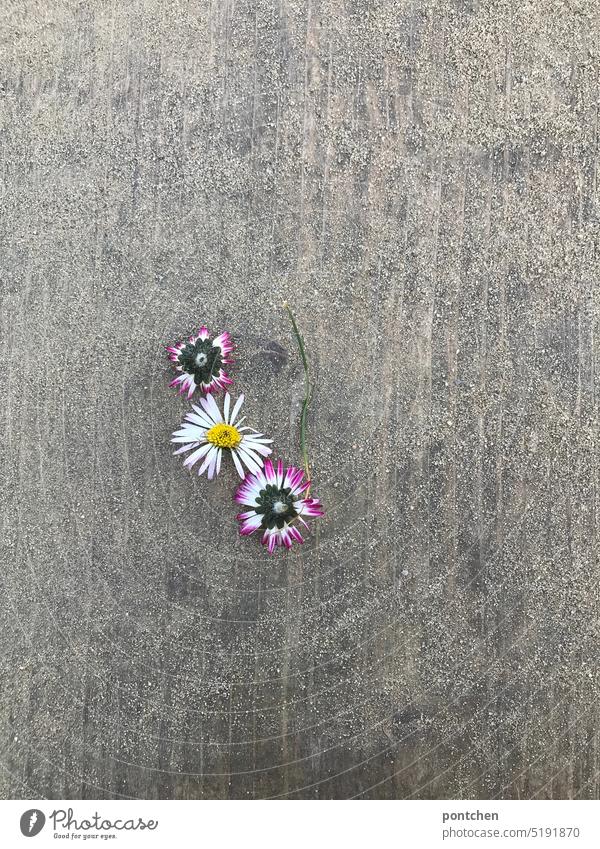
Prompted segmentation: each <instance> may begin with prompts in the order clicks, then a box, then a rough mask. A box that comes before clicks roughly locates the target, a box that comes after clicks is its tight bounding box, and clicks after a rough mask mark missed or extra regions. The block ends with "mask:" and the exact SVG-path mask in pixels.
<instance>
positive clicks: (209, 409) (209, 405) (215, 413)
mask: <svg viewBox="0 0 600 849" xmlns="http://www.w3.org/2000/svg"><path fill="white" fill-rule="evenodd" d="M200 403H201V404H202V406H203V408H204V410H205V412H206V413H207V414H208V416H209V417H210V418H211V419H212V420H213V421H214V423H215V424H220V423H221V422H222V421H223V416H222V415H221V411H220V410H219V408H218V407H217V404H216V401H215V399H214V398H213V396H212V395H206V397H205V398H201V399H200Z"/></svg>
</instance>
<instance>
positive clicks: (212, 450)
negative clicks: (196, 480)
mask: <svg viewBox="0 0 600 849" xmlns="http://www.w3.org/2000/svg"><path fill="white" fill-rule="evenodd" d="M208 444H209V445H210V451H209V452H208V454H207V455H206V457H205V458H204V462H203V463H202V465H201V466H200V468H199V469H198V474H199V475H201V474H202V473H203V472H204V471H206V469H207V468H208V466H209V465H210V463H211V462H212V458H213V457H214V455H215V454H216V451H217V449H216V448H215V446H214V445H212V444H211V443H210V442H209V443H208Z"/></svg>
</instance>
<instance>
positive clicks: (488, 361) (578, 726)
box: [0, 0, 600, 798]
mask: <svg viewBox="0 0 600 849" xmlns="http://www.w3.org/2000/svg"><path fill="white" fill-rule="evenodd" d="M0 31H1V37H2V51H1V54H0V55H1V58H0V61H1V63H2V66H3V68H2V75H1V92H0V93H1V104H2V108H1V118H0V122H1V135H0V140H1V151H2V158H1V163H2V180H1V186H0V190H1V196H2V212H1V215H2V221H1V236H0V249H1V252H0V256H1V297H2V312H1V321H2V325H1V333H0V336H1V342H0V351H1V354H0V361H1V368H0V381H1V384H0V391H1V395H0V398H1V399H2V402H1V404H0V417H1V421H2V438H1V440H0V459H1V464H2V468H3V470H4V471H5V476H4V483H3V499H2V532H1V551H2V572H1V584H2V587H1V593H2V601H1V605H0V608H1V618H0V621H1V641H0V642H1V650H0V658H1V660H0V672H1V676H0V752H1V755H0V765H1V770H0V795H1V796H2V797H4V798H6V797H9V798H10V797H40V796H46V797H54V798H57V797H58V798H60V797H67V798H69V797H70V798H113V797H115V798H118V797H121V796H125V797H145V798H152V797H164V798H200V797H218V798H227V797H241V798H246V797H256V798H258V797H271V796H276V797H281V796H286V797H290V798H304V797H306V798H313V797H318V798H330V797H337V798H348V797H353V796H358V797H360V798H388V797H417V798H429V797H438V798H440V797H465V798H466V797H480V798H481V797H483V798H492V797H496V796H501V797H506V798H522V797H535V798H563V797H577V798H592V797H597V796H598V794H599V789H600V788H599V777H598V776H599V771H600V749H599V745H598V737H597V731H598V713H599V707H598V610H599V595H600V590H599V582H598V499H599V492H600V489H599V479H598V475H599V472H598V396H597V386H596V377H597V374H598V367H599V356H598V330H599V328H598V318H599V303H598V283H597V280H598V250H599V237H598V232H599V231H598V198H597V155H598V82H599V73H600V55H599V54H600V49H599V47H598V44H599V41H598V38H599V35H600V5H599V4H598V3H597V2H595V0H593V2H583V0H569V2H565V0H562V1H561V0H519V2H516V0H515V2H507V1H506V0H504V1H502V0H496V1H495V2H489V3H484V2H477V0H470V2H469V0H440V2H418V0H415V2H404V0H396V1H395V2H392V0H390V2H377V0H362V2H356V0H346V2H335V0H307V2H296V1H295V0H281V2H278V3H268V2H265V0H238V1H237V2H232V0H223V2H219V3H217V2H206V0H194V2H192V0H180V2H177V3H175V2H170V0H166V2H162V0H128V2H119V0H116V2H109V0H106V2H104V0H68V2H66V0H55V2H53V3H51V4H48V3H43V2H41V0H39V2H38V0H25V2H21V3H17V2H15V0H8V3H6V2H5V3H3V4H2V7H1V10H0ZM283 300H288V301H289V302H290V303H291V304H292V305H293V307H294V309H295V311H296V314H297V317H298V321H299V324H300V326H301V327H302V328H303V330H304V334H305V337H306V343H307V347H308V351H309V357H310V360H311V363H312V366H313V370H314V377H315V380H316V395H315V399H314V404H313V407H312V410H311V414H310V418H309V430H310V439H311V449H310V450H311V456H312V463H313V465H314V481H315V490H314V491H315V494H318V495H319V496H320V497H321V499H322V500H323V502H324V504H325V507H326V509H327V516H326V518H325V519H324V520H322V521H321V522H315V523H313V525H312V527H313V529H314V532H313V534H312V535H311V537H310V540H309V541H308V542H307V544H306V545H305V547H304V548H303V549H302V550H295V551H294V552H293V553H291V554H290V555H287V556H286V555H281V554H280V555H279V556H276V557H273V558H270V557H269V556H268V555H267V554H265V553H264V552H263V551H262V550H261V548H260V546H259V545H258V543H257V542H256V541H254V540H240V539H239V538H238V536H237V534H236V526H235V519H234V514H235V508H234V507H233V505H232V504H231V500H230V499H231V493H232V488H233V485H234V482H235V480H234V475H233V474H232V473H231V472H228V473H227V474H224V475H222V476H221V477H220V478H219V480H218V481H217V482H216V483H213V484H212V485H211V484H209V483H208V482H207V481H205V480H204V479H199V478H197V477H192V476H190V475H189V474H187V473H186V472H185V470H184V469H183V468H182V466H181V463H180V462H179V461H178V460H177V459H176V458H174V457H172V455H171V449H170V446H169V444H168V439H169V435H170V433H171V431H172V430H173V429H174V428H175V427H176V425H177V424H178V423H179V421H180V419H181V417H182V414H183V412H184V410H185V409H186V403H185V402H184V401H182V400H180V399H178V398H177V397H176V396H174V395H173V393H172V391H171V390H169V389H168V387H167V382H168V379H169V375H170V371H169V367H168V363H167V361H166V358H165V356H164V352H163V349H162V346H163V344H165V343H167V342H170V341H173V340H176V339H178V338H180V337H181V336H182V334H184V333H188V332H189V331H191V330H192V329H193V328H194V327H196V326H197V325H198V324H199V323H201V322H206V323H207V324H209V326H210V327H211V328H213V329H215V330H220V329H229V330H230V331H231V332H232V333H233V334H234V336H235V338H236V340H237V343H238V346H239V353H238V358H237V364H236V368H235V371H234V374H235V377H236V387H237V388H238V389H240V390H242V391H244V392H245V393H246V396H247V399H248V401H247V410H246V411H247V413H248V415H249V417H250V421H251V423H253V424H256V426H260V427H261V428H264V429H265V430H266V431H267V432H269V433H270V434H272V435H273V436H274V438H275V439H276V442H277V445H278V446H279V451H280V453H281V454H283V456H284V457H285V458H289V459H290V460H296V461H298V459H299V451H298V447H297V427H298V413H299V402H300V398H301V395H302V371H301V368H300V364H299V360H298V356H297V353H296V349H295V345H294V340H293V338H292V336H291V333H290V327H289V323H288V321H287V318H286V316H285V313H284V312H283V310H282V308H281V304H282V301H283Z"/></svg>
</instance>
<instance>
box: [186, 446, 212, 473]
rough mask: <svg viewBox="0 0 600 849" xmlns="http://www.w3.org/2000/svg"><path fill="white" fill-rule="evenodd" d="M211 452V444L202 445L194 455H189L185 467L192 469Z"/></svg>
mask: <svg viewBox="0 0 600 849" xmlns="http://www.w3.org/2000/svg"><path fill="white" fill-rule="evenodd" d="M207 451H210V442H207V443H206V444H205V445H201V446H200V448H197V449H196V451H194V453H193V454H188V456H187V457H186V458H185V460H184V461H183V465H184V466H187V468H188V469H191V468H192V466H194V465H195V464H196V463H197V462H198V460H199V459H200V458H201V457H204V455H205V454H206V453H207Z"/></svg>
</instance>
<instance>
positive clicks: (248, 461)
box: [234, 445, 261, 472]
mask: <svg viewBox="0 0 600 849" xmlns="http://www.w3.org/2000/svg"><path fill="white" fill-rule="evenodd" d="M234 451H236V452H237V453H238V454H239V457H240V460H241V461H242V463H243V464H244V465H245V466H246V468H248V469H250V471H251V472H258V471H260V467H261V463H259V462H257V461H256V460H255V459H254V457H252V455H251V454H249V453H248V452H247V451H244V449H243V448H242V446H241V445H238V447H237V448H235V449H234Z"/></svg>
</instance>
